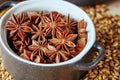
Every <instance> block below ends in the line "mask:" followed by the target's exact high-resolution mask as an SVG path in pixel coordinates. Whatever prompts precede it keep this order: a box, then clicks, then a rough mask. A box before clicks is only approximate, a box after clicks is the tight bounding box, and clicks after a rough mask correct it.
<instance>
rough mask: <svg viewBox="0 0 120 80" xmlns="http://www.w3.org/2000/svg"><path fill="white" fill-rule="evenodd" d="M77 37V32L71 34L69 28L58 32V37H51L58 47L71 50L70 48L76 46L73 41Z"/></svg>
mask: <svg viewBox="0 0 120 80" xmlns="http://www.w3.org/2000/svg"><path fill="white" fill-rule="evenodd" d="M76 37H77V34H69V30H68V29H66V30H64V31H63V33H60V32H57V38H52V39H50V42H52V43H53V44H54V45H55V47H56V48H57V49H62V50H65V51H69V48H73V47H75V46H76V45H75V43H74V42H73V40H75V39H76Z"/></svg>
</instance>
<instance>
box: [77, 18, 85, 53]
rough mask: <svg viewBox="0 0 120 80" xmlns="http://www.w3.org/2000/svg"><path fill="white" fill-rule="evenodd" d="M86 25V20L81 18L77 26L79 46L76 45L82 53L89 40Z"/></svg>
mask: <svg viewBox="0 0 120 80" xmlns="http://www.w3.org/2000/svg"><path fill="white" fill-rule="evenodd" d="M86 26H87V24H86V23H85V21H84V20H81V21H80V22H78V26H77V27H78V40H77V46H76V50H77V53H80V52H81V51H82V50H83V48H84V47H85V45H86V41H87V32H86Z"/></svg>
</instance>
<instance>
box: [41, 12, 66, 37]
mask: <svg viewBox="0 0 120 80" xmlns="http://www.w3.org/2000/svg"><path fill="white" fill-rule="evenodd" d="M60 19H61V14H60V13H57V12H51V13H50V16H49V17H47V16H44V17H43V23H44V24H45V28H46V30H45V33H46V35H51V33H52V36H53V37H55V36H56V32H62V31H63V29H62V27H63V26H64V23H63V22H61V21H60Z"/></svg>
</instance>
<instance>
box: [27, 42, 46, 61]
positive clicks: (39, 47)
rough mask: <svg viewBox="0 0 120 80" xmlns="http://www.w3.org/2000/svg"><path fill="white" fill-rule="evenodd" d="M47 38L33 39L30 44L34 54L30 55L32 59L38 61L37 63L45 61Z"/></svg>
mask: <svg viewBox="0 0 120 80" xmlns="http://www.w3.org/2000/svg"><path fill="white" fill-rule="evenodd" d="M46 44H47V42H46V40H42V41H35V40H33V41H32V45H30V46H28V49H29V50H30V51H32V54H31V56H30V59H31V60H32V61H36V59H37V63H40V62H41V63H45V62H46V60H45V59H44V56H45V55H46V53H45V48H46Z"/></svg>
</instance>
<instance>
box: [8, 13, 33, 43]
mask: <svg viewBox="0 0 120 80" xmlns="http://www.w3.org/2000/svg"><path fill="white" fill-rule="evenodd" d="M29 22H30V21H29V19H28V18H26V17H25V16H24V13H20V15H18V16H17V15H15V14H13V15H12V19H11V20H10V21H9V22H8V25H7V26H6V29H7V30H9V31H10V34H9V37H12V38H14V37H16V35H17V36H18V37H19V38H20V39H21V40H22V41H24V40H25V38H26V33H30V32H31V30H32V29H31V28H30V27H29V26H28V25H29Z"/></svg>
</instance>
